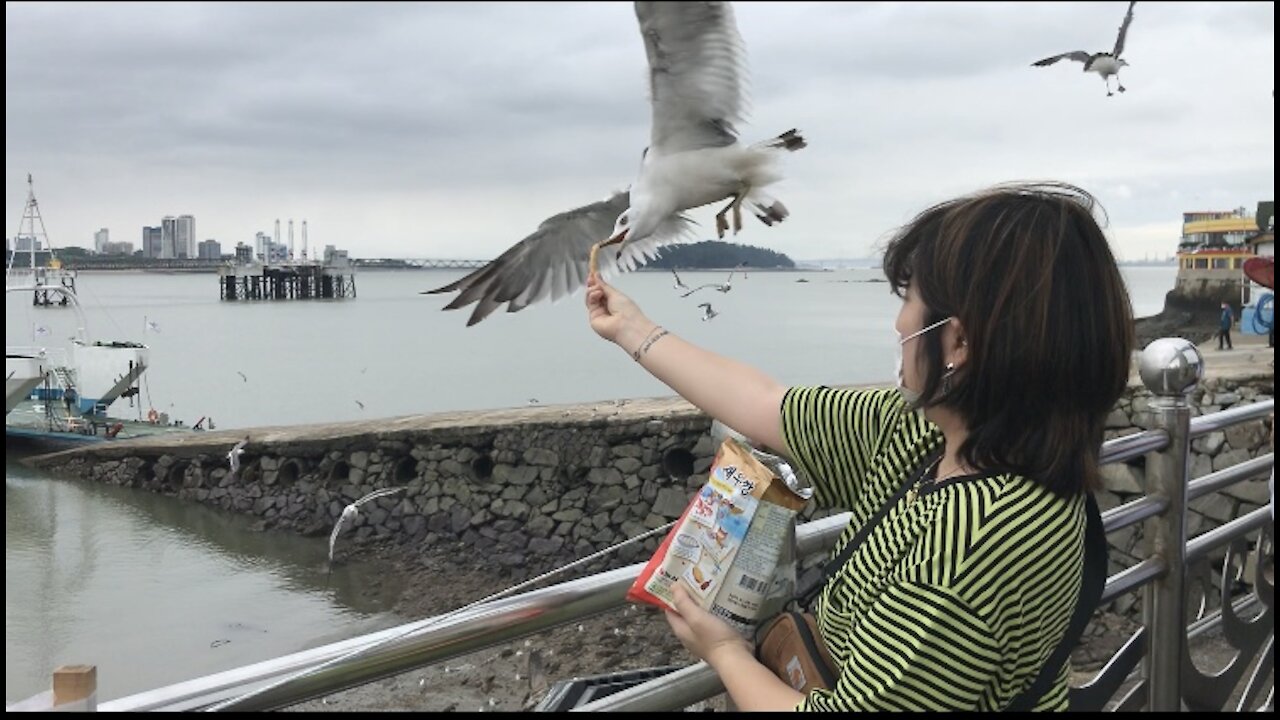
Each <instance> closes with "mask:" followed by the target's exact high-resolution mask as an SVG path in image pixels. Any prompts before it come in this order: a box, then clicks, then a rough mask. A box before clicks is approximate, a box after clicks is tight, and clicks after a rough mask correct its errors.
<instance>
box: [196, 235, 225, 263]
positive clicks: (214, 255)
mask: <svg viewBox="0 0 1280 720" xmlns="http://www.w3.org/2000/svg"><path fill="white" fill-rule="evenodd" d="M197 257H199V258H200V259H201V260H218V259H220V258H221V257H222V244H221V243H219V242H218V241H217V240H214V239H212V238H210V239H208V240H205V241H204V242H202V243H200V250H199V254H198V255H197Z"/></svg>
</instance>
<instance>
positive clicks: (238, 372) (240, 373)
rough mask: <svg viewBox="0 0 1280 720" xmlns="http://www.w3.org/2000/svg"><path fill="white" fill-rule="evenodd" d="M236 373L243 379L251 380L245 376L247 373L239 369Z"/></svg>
mask: <svg viewBox="0 0 1280 720" xmlns="http://www.w3.org/2000/svg"><path fill="white" fill-rule="evenodd" d="M236 374H237V375H239V376H240V379H241V380H243V381H245V382H249V378H248V377H245V374H244V373H242V372H240V371H239V370H237V371H236Z"/></svg>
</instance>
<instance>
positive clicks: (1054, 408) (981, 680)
mask: <svg viewBox="0 0 1280 720" xmlns="http://www.w3.org/2000/svg"><path fill="white" fill-rule="evenodd" d="M1093 207H1094V200H1093V198H1092V197H1091V196H1090V195H1088V194H1087V193H1085V192H1084V191H1082V190H1080V189H1078V188H1074V187H1071V186H1069V185H1062V184H1053V183H1050V184H1035V185H1017V186H1002V187H997V188H994V189H991V190H987V191H984V192H981V193H978V194H976V195H973V196H968V197H963V198H959V199H956V200H952V201H949V202H945V203H942V204H940V205H937V206H935V207H932V208H930V209H928V210H926V211H924V212H923V213H921V214H920V215H919V216H917V217H916V218H915V219H914V220H913V221H912V222H911V223H910V224H909V225H908V226H906V227H905V228H904V229H902V230H901V231H900V232H899V233H898V234H897V235H896V236H895V237H894V238H893V239H892V240H891V241H890V243H889V245H888V248H887V250H886V252H885V257H884V263H883V267H884V271H885V274H886V276H887V277H888V279H889V281H890V283H891V287H892V289H893V291H894V293H895V294H897V295H899V296H900V297H901V298H902V299H903V303H902V308H901V310H900V311H899V313H898V316H897V320H896V322H895V323H894V327H893V330H894V331H896V333H897V336H898V338H899V348H900V353H901V354H900V356H899V370H898V377H897V387H896V388H886V389H870V390H867V389H861V390H835V389H829V388H826V387H811V388H785V387H783V386H781V385H779V384H778V383H777V382H775V381H773V380H772V379H770V378H769V377H768V376H766V375H764V374H763V373H761V372H759V371H758V370H755V369H753V368H751V367H747V366H745V365H742V364H740V363H737V362H735V361H733V360H730V359H728V358H724V357H720V356H718V355H715V354H713V353H710V352H708V351H706V350H702V349H700V348H698V347H696V346H694V345H692V344H690V343H688V342H685V341H684V340H681V339H680V338H678V337H676V336H674V335H671V334H670V333H668V332H667V331H666V330H664V329H662V328H660V327H658V326H656V325H654V323H652V322H651V321H650V320H649V319H648V318H646V317H645V316H644V314H643V313H642V312H641V311H640V310H639V309H638V308H637V307H636V306H635V305H634V304H633V303H632V302H631V301H630V300H628V299H627V298H626V297H625V296H624V295H622V294H621V293H619V292H618V291H617V290H615V289H613V288H611V287H609V286H608V285H605V284H604V283H603V282H602V281H601V280H600V278H599V277H596V276H593V277H592V278H591V279H590V280H589V282H588V286H587V287H588V289H587V298H586V301H587V308H588V311H589V316H590V323H591V327H592V329H593V330H595V331H596V332H597V333H598V334H599V335H600V336H602V337H604V338H605V339H607V340H611V341H613V342H614V343H616V344H617V345H619V346H620V347H622V348H623V349H624V350H625V351H627V352H628V353H629V354H631V355H632V357H633V358H634V359H635V360H636V361H637V362H639V363H641V364H642V365H643V366H644V368H645V369H646V370H648V371H649V372H650V373H652V374H653V375H654V376H655V377H657V378H658V379H659V380H662V381H663V382H664V383H666V384H667V385H668V386H670V387H671V388H672V389H673V390H675V391H676V392H677V393H679V394H680V395H682V396H683V397H684V398H685V399H686V400H688V401H689V402H691V403H692V404H694V405H696V406H697V407H699V408H700V409H702V410H703V411H704V412H706V413H707V414H708V415H710V416H712V417H715V418H718V419H719V420H721V421H722V422H724V423H726V424H727V425H729V426H730V427H733V428H735V429H737V430H739V431H740V432H742V433H743V434H745V435H747V436H748V437H750V438H752V439H753V440H755V441H757V442H759V443H762V444H764V445H767V446H769V447H770V448H771V449H773V450H776V451H780V452H782V453H784V454H785V455H787V456H789V457H791V458H792V459H794V460H795V461H796V462H797V463H798V464H799V465H800V467H802V468H803V469H804V470H805V471H806V472H807V474H808V475H809V477H810V478H811V479H812V480H813V482H814V484H815V498H816V500H817V502H818V503H819V505H820V506H822V507H841V508H846V509H848V510H850V511H851V514H852V519H851V520H850V524H849V526H848V527H847V528H845V530H844V533H843V534H842V536H841V538H840V540H839V542H838V543H837V545H836V548H835V552H837V553H838V551H839V550H840V548H842V547H843V546H844V544H845V543H847V542H848V541H849V540H850V538H851V537H852V536H853V535H854V534H855V533H856V532H857V530H858V528H859V527H861V525H862V523H863V522H865V521H866V520H867V519H868V518H870V517H871V516H872V515H874V514H875V513H876V511H877V510H878V509H879V508H880V506H881V505H882V504H885V503H886V501H887V500H890V499H892V501H893V502H894V506H893V507H892V509H891V511H890V512H889V513H888V514H887V515H886V516H885V519H884V520H883V521H882V522H880V523H879V524H878V526H876V527H875V528H874V529H873V530H872V531H871V534H870V535H869V536H868V538H867V540H866V541H865V542H864V543H863V544H862V546H861V547H860V548H859V549H858V550H857V551H855V552H854V553H853V555H852V556H851V557H850V558H849V559H848V561H847V562H846V563H845V564H844V566H843V567H842V568H841V570H840V572H839V573H838V574H837V575H836V576H835V577H833V578H832V579H831V581H830V582H828V583H827V585H826V586H825V588H824V589H823V590H822V592H821V593H820V595H819V598H818V601H817V604H816V606H815V612H816V615H817V617H818V623H819V627H820V629H821V632H822V636H823V639H824V641H825V642H826V644H827V646H828V648H829V650H830V651H831V653H832V655H833V657H834V658H835V660H836V663H837V664H838V666H839V679H838V683H837V684H836V686H835V687H834V688H833V689H831V690H815V691H813V692H811V693H809V694H808V695H802V694H800V693H799V692H796V691H795V690H793V689H792V688H791V687H790V686H789V685H788V684H786V683H784V682H783V681H782V680H780V679H778V678H777V677H775V676H774V675H773V674H772V672H770V671H769V670H768V669H767V668H766V667H764V666H763V665H761V664H760V663H759V662H757V661H756V660H755V659H754V657H753V649H752V647H751V645H750V644H749V643H748V642H746V641H744V640H743V639H742V638H741V637H740V636H739V635H737V634H736V633H735V632H734V631H733V630H732V629H731V628H729V626H728V625H726V624H724V623H723V622H722V621H720V620H719V619H717V618H715V617H713V616H711V615H710V614H709V613H707V612H705V611H703V610H702V609H701V608H700V607H699V606H698V605H697V604H696V603H694V602H692V601H691V600H690V598H689V597H688V595H686V594H684V593H683V592H681V593H680V594H679V595H678V598H677V602H676V608H677V611H676V612H669V613H668V614H667V617H668V620H669V621H670V624H671V627H672V629H673V631H674V632H675V633H676V635H677V637H678V638H679V639H680V641H681V642H682V643H683V644H684V646H685V647H686V648H687V649H688V650H689V651H690V652H691V653H693V654H694V655H696V656H698V657H700V658H702V659H704V660H706V661H707V662H708V663H709V664H710V665H711V666H712V667H713V668H714V669H715V670H716V672H717V673H718V674H719V676H720V678H721V679H722V680H723V682H724V684H725V688H726V689H727V690H728V692H729V695H730V696H731V697H732V699H733V701H734V703H735V704H736V705H737V707H738V708H740V709H742V710H770V709H791V708H796V709H801V710H906V709H956V710H960V709H974V710H999V709H1003V708H1005V707H1007V706H1008V705H1009V704H1010V702H1011V701H1012V700H1013V699H1014V698H1016V697H1017V696H1018V695H1019V693H1020V692H1022V691H1024V690H1026V689H1027V688H1028V687H1029V686H1030V685H1031V684H1032V681H1033V679H1034V678H1035V677H1036V675H1037V674H1038V673H1039V671H1040V668H1041V667H1042V666H1043V665H1044V664H1045V660H1046V659H1047V658H1048V657H1049V655H1050V653H1051V652H1052V651H1053V649H1054V648H1055V646H1056V645H1057V644H1058V643H1059V641H1060V640H1061V639H1062V637H1063V634H1064V631H1065V628H1066V626H1067V623H1068V620H1069V618H1070V616H1071V612H1072V609H1073V607H1074V604H1075V599H1076V597H1077V593H1078V591H1079V588H1080V583H1081V566H1082V552H1083V549H1082V545H1083V535H1084V528H1085V517H1084V494H1085V491H1086V490H1092V489H1094V488H1095V487H1097V485H1098V483H1099V479H1098V478H1099V472H1098V453H1099V450H1100V447H1101V444H1102V440H1103V428H1104V425H1105V422H1104V421H1105V418H1106V416H1107V414H1108V413H1109V412H1110V410H1111V409H1112V407H1113V406H1114V405H1115V403H1116V401H1117V400H1118V399H1119V397H1120V395H1121V393H1122V392H1123V391H1124V388H1125V385H1126V383H1127V379H1128V373H1129V361H1130V356H1131V353H1132V348H1133V343H1134V339H1133V318H1132V309H1131V307H1130V304H1129V298H1128V294H1127V292H1126V290H1125V287H1124V283H1123V280H1122V278H1121V276H1120V272H1119V269H1118V268H1117V267H1116V262H1115V258H1114V257H1113V256H1112V253H1111V250H1110V248H1109V247H1108V244H1107V240H1106V237H1105V236H1104V235H1103V233H1102V230H1101V229H1100V228H1099V226H1098V223H1097V222H1096V221H1095V219H1094V217H1093V214H1092V210H1093ZM886 324H887V322H886ZM885 330H886V332H889V328H888V327H886V328H885ZM833 372H835V370H834V369H833ZM921 469H923V470H924V471H925V472H924V475H923V476H921V477H922V478H923V479H922V480H921V481H920V482H918V483H917V486H915V487H913V488H911V490H913V492H907V493H903V492H902V489H903V488H904V486H906V485H907V484H908V482H907V481H908V480H909V479H912V478H914V477H916V476H917V475H916V474H917V473H919V472H920V471H921ZM1067 675H1068V668H1067V667H1065V666H1064V667H1063V669H1062V671H1061V672H1059V673H1057V676H1056V679H1055V680H1054V682H1053V683H1052V684H1051V685H1050V689H1049V691H1047V692H1046V693H1045V694H1044V695H1042V696H1040V699H1039V701H1038V702H1036V703H1035V708H1036V709H1042V710H1051V709H1053V710H1060V709H1065V708H1066V705H1067Z"/></svg>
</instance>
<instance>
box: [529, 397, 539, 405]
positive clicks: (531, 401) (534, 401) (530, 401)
mask: <svg viewBox="0 0 1280 720" xmlns="http://www.w3.org/2000/svg"><path fill="white" fill-rule="evenodd" d="M529 404H530V405H537V404H538V398H529Z"/></svg>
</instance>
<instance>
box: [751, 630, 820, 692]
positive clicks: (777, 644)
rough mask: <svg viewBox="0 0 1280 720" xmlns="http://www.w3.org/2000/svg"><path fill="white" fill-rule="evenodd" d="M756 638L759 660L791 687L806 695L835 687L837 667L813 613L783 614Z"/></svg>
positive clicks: (758, 633)
mask: <svg viewBox="0 0 1280 720" xmlns="http://www.w3.org/2000/svg"><path fill="white" fill-rule="evenodd" d="M756 638H757V642H756V658H757V659H758V660H759V661H760V662H761V664H763V665H764V666H765V667H767V668H769V669H770V670H772V671H773V674H774V675H777V676H778V677H779V678H782V680H783V682H786V683H787V684H788V685H790V686H791V687H793V688H795V689H796V690H798V691H800V692H802V693H804V694H806V695H807V694H808V693H809V691H811V690H817V689H820V690H830V689H831V688H833V687H835V684H836V680H837V676H836V671H835V663H834V662H832V661H831V655H830V654H829V653H828V652H827V647H826V645H825V644H824V643H823V642H822V635H821V634H820V633H819V632H818V621H817V619H816V618H815V617H814V616H813V614H812V613H801V612H796V611H794V610H788V611H784V612H781V613H779V614H778V615H777V616H776V617H774V618H773V619H772V620H769V621H768V622H767V623H764V624H763V625H761V626H760V629H759V630H758V631H757V633H756Z"/></svg>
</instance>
